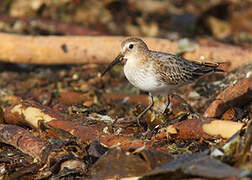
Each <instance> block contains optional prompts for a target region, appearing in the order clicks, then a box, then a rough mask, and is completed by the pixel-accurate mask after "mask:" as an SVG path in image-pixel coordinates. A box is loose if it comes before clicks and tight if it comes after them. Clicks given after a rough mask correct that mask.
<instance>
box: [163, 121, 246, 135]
mask: <svg viewBox="0 0 252 180" xmlns="http://www.w3.org/2000/svg"><path fill="white" fill-rule="evenodd" d="M243 125H244V124H243V123H239V122H233V121H223V120H217V119H207V118H202V119H190V120H186V121H182V122H178V123H175V124H173V125H171V126H168V127H167V129H166V132H167V134H168V136H169V135H172V136H175V137H179V138H182V139H216V137H221V138H229V137H231V136H232V135H233V134H235V133H236V132H237V131H238V130H240V129H241V128H242V127H243Z"/></svg>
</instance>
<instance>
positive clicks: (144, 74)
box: [124, 57, 171, 95]
mask: <svg viewBox="0 0 252 180" xmlns="http://www.w3.org/2000/svg"><path fill="white" fill-rule="evenodd" d="M124 74H125V76H126V78H127V79H128V81H129V82H130V83H131V84H133V85H134V86H135V87H137V88H139V89H141V90H142V91H147V92H151V93H152V94H153V95H155V94H157V95H167V92H168V91H169V90H170V88H171V87H169V86H167V84H165V83H163V82H161V81H159V80H158V75H157V74H156V73H155V72H154V69H153V67H152V65H148V66H145V65H144V64H142V65H141V66H140V65H139V64H137V61H136V60H135V59H133V57H127V61H126V63H125V65H124Z"/></svg>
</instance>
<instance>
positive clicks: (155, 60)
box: [101, 37, 224, 126]
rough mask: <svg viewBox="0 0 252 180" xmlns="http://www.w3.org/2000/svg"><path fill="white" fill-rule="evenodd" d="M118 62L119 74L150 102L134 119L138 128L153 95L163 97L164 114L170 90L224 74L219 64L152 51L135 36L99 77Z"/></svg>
mask: <svg viewBox="0 0 252 180" xmlns="http://www.w3.org/2000/svg"><path fill="white" fill-rule="evenodd" d="M121 61H125V63H124V67H123V71H124V74H125V76H126V78H127V80H128V81H129V82H130V83H131V84H132V85H133V86H135V87H137V88H139V89H140V90H142V91H145V92H148V93H149V96H150V99H151V102H150V104H149V105H148V106H147V107H146V108H145V109H144V110H143V111H142V112H141V113H140V114H139V115H138V116H137V118H136V120H137V123H138V125H139V126H140V119H141V118H142V116H143V115H144V114H145V113H146V112H147V111H148V110H149V109H151V108H152V106H153V105H154V101H153V96H157V95H161V96H166V97H167V101H166V103H165V108H164V110H163V111H162V113H164V112H165V110H166V109H167V107H168V106H169V104H170V94H171V92H172V91H173V90H175V89H177V88H178V87H180V86H183V85H185V84H189V83H192V82H194V81H196V80H197V79H199V78H202V77H204V76H207V75H209V74H211V73H215V72H224V71H223V70H221V69H219V68H218V67H219V65H220V64H222V63H221V62H216V63H212V62H199V61H193V60H187V59H185V58H182V57H180V56H176V55H173V54H169V53H166V52H159V51H153V50H150V49H149V48H148V46H147V45H146V43H145V42H144V41H143V40H142V39H140V38H136V37H130V38H127V39H125V40H124V41H122V43H121V51H120V53H119V55H118V56H117V57H116V58H115V59H114V60H113V61H112V62H111V63H110V64H109V65H108V66H107V67H106V68H105V69H104V71H103V72H102V73H101V76H103V75H104V74H105V73H106V72H108V71H109V70H110V69H111V68H112V67H113V66H114V65H116V64H117V63H119V62H121Z"/></svg>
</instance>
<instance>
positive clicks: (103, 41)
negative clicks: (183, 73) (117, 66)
mask: <svg viewBox="0 0 252 180" xmlns="http://www.w3.org/2000/svg"><path fill="white" fill-rule="evenodd" d="M124 38H125V37H121V36H118V37H115V36H113V37H112V36H46V37H45V36H24V35H13V34H8V33H0V39H1V41H0V60H1V61H5V62H13V63H32V64H44V65H46V64H83V63H109V62H111V61H112V60H113V59H114V58H115V57H116V55H117V54H118V53H119V51H120V43H121V41H122V40H123V39H124ZM143 39H144V40H145V41H146V43H147V45H148V46H149V48H150V49H153V50H158V51H163V52H169V53H174V52H175V51H176V49H177V46H178V43H177V42H171V41H169V40H166V39H157V38H143ZM198 43H199V48H198V49H196V50H195V51H194V52H188V53H185V57H186V58H188V59H192V60H199V59H200V57H202V56H204V59H205V60H206V61H228V62H231V65H230V67H229V70H232V69H234V68H236V67H238V66H240V65H241V64H244V63H247V62H250V61H251V60H252V50H249V49H245V48H240V47H236V46H231V45H225V44H223V43H217V42H210V41H207V40H199V41H198Z"/></svg>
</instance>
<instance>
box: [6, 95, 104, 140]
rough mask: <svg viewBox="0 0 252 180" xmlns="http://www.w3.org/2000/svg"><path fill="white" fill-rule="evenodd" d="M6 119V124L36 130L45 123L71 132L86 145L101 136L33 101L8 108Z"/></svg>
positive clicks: (92, 129)
mask: <svg viewBox="0 0 252 180" xmlns="http://www.w3.org/2000/svg"><path fill="white" fill-rule="evenodd" d="M4 119H5V122H7V123H10V124H21V125H24V124H25V125H28V126H31V127H35V128H39V124H40V123H41V122H43V123H46V124H48V125H50V126H52V127H54V128H59V129H62V130H64V131H67V132H69V133H70V134H72V135H74V136H75V137H77V138H78V139H80V140H81V141H82V142H84V143H87V142H90V141H93V140H96V139H97V138H98V136H99V131H98V130H96V129H94V128H92V127H87V126H83V125H81V124H80V123H78V122H72V121H69V120H64V119H63V118H62V117H61V116H60V115H59V114H58V113H57V112H55V111H54V110H53V109H51V108H49V107H47V106H43V105H40V104H38V103H36V102H34V101H31V100H29V101H24V102H22V103H19V104H16V105H13V106H11V107H10V108H8V109H7V110H6V111H5V112H4ZM51 133H52V132H51ZM54 135H56V136H57V135H58V134H57V133H56V134H55V133H54Z"/></svg>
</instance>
